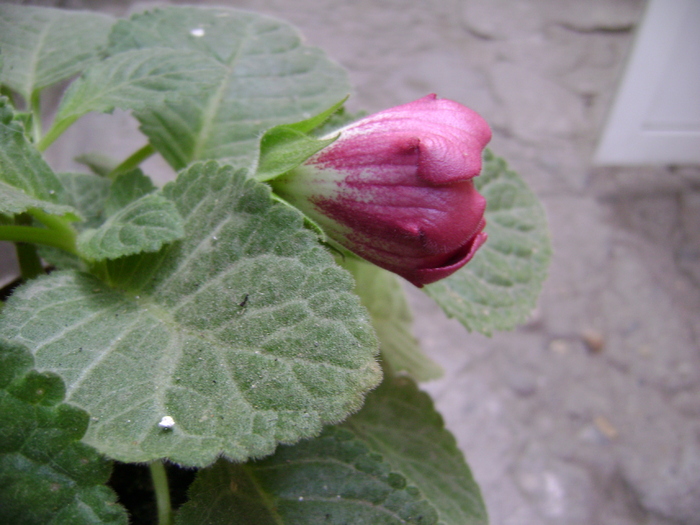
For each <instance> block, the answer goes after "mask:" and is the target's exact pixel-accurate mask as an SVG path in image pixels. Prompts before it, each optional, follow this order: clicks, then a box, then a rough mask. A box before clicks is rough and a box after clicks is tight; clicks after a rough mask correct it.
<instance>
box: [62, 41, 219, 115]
mask: <svg viewBox="0 0 700 525" xmlns="http://www.w3.org/2000/svg"><path fill="white" fill-rule="evenodd" d="M223 74H224V70H223V68H222V67H221V65H220V64H218V63H217V62H216V61H214V60H211V59H209V58H208V57H205V56H201V55H200V54H198V53H193V52H188V51H180V50H174V49H164V48H149V49H136V50H131V51H126V52H124V53H119V54H117V55H115V56H112V57H110V58H107V59H105V60H103V61H101V62H97V63H95V64H93V65H92V66H91V67H89V68H88V69H86V70H85V71H84V72H83V75H82V76H81V77H80V78H79V79H77V80H76V81H75V82H73V83H72V84H71V86H70V87H69V88H68V90H67V91H66V93H65V95H64V96H63V99H62V100H61V105H60V106H59V108H58V114H57V115H56V121H55V123H54V126H57V127H60V126H61V123H62V122H67V123H70V122H72V121H74V120H75V119H77V118H79V117H81V116H83V115H85V114H86V113H89V112H91V111H98V112H102V113H108V112H110V111H112V110H113V109H114V108H120V109H132V110H136V109H145V108H147V107H149V108H151V107H157V106H162V105H163V104H164V103H165V101H166V100H169V99H173V98H175V99H180V98H181V97H190V96H194V95H196V94H197V93H198V92H200V91H201V90H202V89H206V86H208V85H211V84H215V83H217V82H218V81H219V79H220V78H221V77H222V75H223Z"/></svg>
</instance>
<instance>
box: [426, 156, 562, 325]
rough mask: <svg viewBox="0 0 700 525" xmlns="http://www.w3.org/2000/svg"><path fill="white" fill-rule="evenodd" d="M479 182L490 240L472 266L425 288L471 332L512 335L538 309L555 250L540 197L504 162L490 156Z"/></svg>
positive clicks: (481, 249) (476, 256)
mask: <svg viewBox="0 0 700 525" xmlns="http://www.w3.org/2000/svg"><path fill="white" fill-rule="evenodd" d="M474 183H475V185H476V187H477V189H478V190H479V192H481V194H482V195H483V196H484V197H485V198H486V202H487V206H486V232H487V233H488V236H489V238H488V241H486V244H484V246H482V247H481V248H480V249H479V251H478V252H477V253H476V255H475V256H474V259H472V260H471V261H470V262H469V264H467V265H466V266H465V267H464V268H462V269H461V270H460V271H458V272H457V273H455V274H453V275H451V276H450V277H448V278H446V279H443V280H442V281H438V282H437V283H434V284H430V285H428V286H426V287H424V288H423V290H425V292H426V293H427V294H428V295H429V296H430V297H432V298H433V299H434V300H435V301H436V302H437V303H438V304H439V305H440V306H441V307H442V309H443V310H444V311H445V313H447V315H449V316H450V317H455V318H456V319H457V320H459V321H460V322H461V323H462V324H463V325H464V326H465V327H466V328H467V330H476V331H478V332H482V333H485V334H491V333H492V332H493V331H494V330H512V329H513V328H515V327H516V326H517V325H518V324H519V323H522V322H523V321H524V320H525V319H526V318H527V316H528V315H529V314H530V312H531V311H532V309H533V308H534V307H535V303H536V301H537V297H538V296H539V293H540V290H541V288H542V282H543V281H544V278H545V277H546V274H547V267H548V266H549V259H550V257H551V251H552V250H551V246H550V239H549V231H548V228H547V219H546V216H545V213H544V210H543V208H542V205H541V204H540V202H539V201H538V200H537V197H536V196H535V195H534V194H533V193H532V191H531V190H530V189H529V188H528V187H527V185H526V184H525V182H524V181H523V180H522V179H521V178H520V177H519V176H518V175H517V174H516V173H514V172H513V171H511V170H509V169H508V166H507V165H506V163H505V161H504V160H503V159H501V158H499V157H495V156H494V155H493V154H492V153H491V152H490V151H487V152H486V154H485V157H484V168H483V170H482V173H481V175H480V176H479V177H476V178H475V179H474Z"/></svg>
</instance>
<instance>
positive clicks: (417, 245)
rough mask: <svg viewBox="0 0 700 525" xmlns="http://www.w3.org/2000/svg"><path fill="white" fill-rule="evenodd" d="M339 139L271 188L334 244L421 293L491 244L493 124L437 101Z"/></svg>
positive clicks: (351, 129) (400, 110) (382, 117)
mask: <svg viewBox="0 0 700 525" xmlns="http://www.w3.org/2000/svg"><path fill="white" fill-rule="evenodd" d="M339 132H340V138H338V140H336V141H335V142H334V143H332V144H331V145H330V146H328V147H327V148H325V149H323V150H322V151H320V152H319V153H317V154H316V155H314V156H313V157H311V158H310V159H308V160H307V161H306V163H305V164H304V165H302V166H300V167H298V168H296V169H294V170H292V171H291V172H289V173H287V174H285V175H282V176H281V177H279V178H277V179H274V180H273V181H271V183H272V185H273V187H274V189H275V191H276V192H277V193H278V194H279V195H280V196H281V197H282V198H284V199H286V200H287V201H288V202H290V203H292V204H293V205H295V206H296V207H298V208H299V209H300V210H302V211H303V212H304V213H306V214H307V215H308V216H309V217H310V218H311V219H313V220H314V221H316V222H317V223H318V224H319V225H320V226H321V227H322V228H323V229H324V230H325V232H326V233H327V234H328V236H329V237H330V238H331V239H333V240H334V241H336V242H338V243H339V244H341V245H342V246H344V247H345V248H347V249H349V250H350V251H352V252H354V253H356V254H357V255H359V256H361V257H363V258H365V259H367V260H368V261H370V262H372V263H374V264H376V265H377V266H380V267H382V268H385V269H387V270H390V271H392V272H394V273H397V274H399V275H400V276H402V277H404V278H405V279H407V280H408V281H410V282H411V283H413V284H414V285H416V286H419V287H420V286H423V285H424V284H430V283H433V282H435V281H437V280H439V279H442V278H444V277H447V276H448V275H451V274H452V273H454V272H455V271H457V270H458V269H460V268H461V267H462V266H464V265H465V264H466V263H467V262H468V261H469V260H470V259H471V258H472V257H473V256H474V253H475V252H476V250H477V249H478V248H479V247H480V246H481V245H482V244H483V243H484V241H486V234H485V233H484V232H483V229H484V226H485V224H486V223H485V221H484V209H485V207H486V201H485V199H484V198H483V197H482V196H481V195H479V193H477V191H476V189H475V188H474V184H473V182H472V178H473V177H476V176H477V175H478V174H479V172H480V171H481V154H482V151H483V149H484V147H485V146H486V144H487V143H488V141H489V140H490V139H491V130H490V129H489V126H488V124H486V122H485V121H484V119H482V118H481V117H480V116H479V115H477V114H476V113H475V112H474V111H472V110H471V109H469V108H466V107H464V106H462V105H461V104H458V103H457V102H454V101H452V100H446V99H442V100H438V99H437V97H436V96H435V95H434V94H433V95H428V96H426V97H423V98H421V99H419V100H416V101H415V102H410V103H408V104H403V105H402V106H397V107H395V108H391V109H387V110H384V111H380V112H379V113H376V114H374V115H371V116H369V117H367V118H364V119H361V120H359V121H357V122H354V123H352V124H350V125H349V126H346V127H345V128H342V129H341V130H339ZM332 135H334V134H332ZM332 135H331V136H332Z"/></svg>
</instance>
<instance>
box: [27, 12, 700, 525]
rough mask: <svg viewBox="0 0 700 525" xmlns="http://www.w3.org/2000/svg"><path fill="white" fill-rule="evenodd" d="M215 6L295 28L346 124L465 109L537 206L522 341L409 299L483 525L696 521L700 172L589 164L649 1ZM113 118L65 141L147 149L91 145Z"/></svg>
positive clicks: (699, 490)
mask: <svg viewBox="0 0 700 525" xmlns="http://www.w3.org/2000/svg"><path fill="white" fill-rule="evenodd" d="M30 3H36V4H47V2H30ZM48 3H50V4H54V5H56V4H60V5H63V6H66V7H82V8H91V9H97V8H100V9H105V10H108V11H110V12H112V13H114V14H117V15H123V14H124V13H125V12H126V10H127V9H128V8H129V7H130V2H127V1H124V2H106V1H87V0H86V1H77V0H67V1H64V2H48ZM190 3H192V2H190ZM200 3H201V4H204V3H205V2H200ZM217 3H218V4H223V5H229V6H237V7H242V8H247V9H255V10H258V11H261V12H263V13H268V14H271V15H275V16H278V17H281V18H285V19H287V20H289V21H291V22H293V23H294V24H296V25H297V26H298V27H300V28H301V30H302V32H303V33H304V34H305V35H306V37H307V40H308V41H309V42H311V43H312V44H315V45H318V46H320V47H322V48H324V49H325V50H326V51H327V52H328V53H329V55H331V56H332V57H333V58H335V59H336V60H337V61H338V62H340V63H341V64H342V65H343V66H345V67H346V68H347V69H348V70H349V71H350V75H351V79H352V81H353V83H354V85H355V86H356V93H355V95H354V96H353V98H352V99H351V102H350V105H351V107H353V108H355V109H359V108H363V109H367V110H370V111H374V110H379V109H381V108H385V107H387V106H391V105H396V104H399V103H404V102H408V101H410V100H412V99H415V98H418V97H420V96H423V95H425V94H427V93H430V92H436V93H438V94H439V95H440V96H443V97H448V98H453V99H456V100H458V101H460V102H462V103H464V104H466V105H469V106H471V107H473V108H474V109H476V110H477V111H479V112H480V113H482V114H483V116H484V117H486V119H487V120H488V121H489V122H490V123H491V124H492V126H493V128H494V140H493V142H492V148H493V150H494V151H495V152H496V153H497V154H500V155H502V156H505V157H506V158H507V159H508V160H509V162H510V163H511V165H512V166H513V167H514V168H515V169H516V170H517V171H519V172H520V173H521V174H522V175H523V176H524V177H525V179H526V180H527V181H528V183H529V184H530V185H531V186H532V187H533V189H535V191H536V192H537V193H538V194H539V195H540V197H541V198H542V199H543V201H544V203H545V206H546V209H547V211H548V214H549V218H550V221H551V226H552V235H553V241H554V248H555V258H554V261H553V264H552V268H551V272H550V278H549V280H548V281H547V284H546V287H545V291H544V293H543V296H542V300H541V302H540V306H539V308H538V309H537V311H536V312H535V313H534V314H533V317H532V320H531V322H530V323H529V324H528V325H527V326H525V327H523V328H522V329H520V330H518V331H516V332H513V333H510V334H498V335H496V336H494V337H493V338H491V339H488V338H486V337H483V336H480V335H470V334H467V333H466V332H465V331H464V330H463V329H462V328H461V326H459V325H458V324H457V323H455V322H452V321H447V320H444V318H443V317H442V314H441V313H440V312H439V311H438V309H437V308H436V307H435V306H434V305H433V304H432V303H431V302H430V301H429V300H427V299H426V298H425V297H424V296H422V294H420V292H418V291H416V290H414V289H411V290H409V291H410V294H411V298H412V301H413V304H414V307H415V310H416V314H417V317H418V322H417V334H418V336H419V337H420V339H421V341H422V342H423V344H424V345H425V347H426V348H427V349H428V350H429V351H430V352H431V354H432V355H433V356H434V357H435V359H436V360H438V361H439V362H440V363H442V364H443V366H445V368H446V370H447V373H446V376H445V378H444V379H442V380H440V381H437V382H434V383H432V384H429V385H427V388H428V389H429V390H430V391H431V392H432V393H433V394H434V395H435V396H436V399H437V403H438V407H439V409H440V410H441V411H442V412H443V413H444V415H445V419H446V422H447V425H448V426H449V428H450V429H451V430H452V431H453V432H454V433H455V434H456V436H457V439H458V441H459V443H460V445H461V446H462V448H463V450H464V451H465V454H466V455H467V457H468V459H469V461H470V463H471V465H472V467H473V469H474V471H475V475H476V477H477V479H478V480H479V482H480V483H481V484H482V489H483V491H484V496H485V499H486V502H487V505H488V506H489V510H490V513H491V516H492V523H493V525H534V524H564V523H565V524H567V525H591V524H602V525H628V524H642V523H644V524H665V523H684V524H687V525H693V524H700V443H699V438H698V436H699V435H700V434H699V431H700V408H698V407H700V384H699V380H698V378H699V377H700V352H699V348H698V341H699V339H698V337H699V335H700V334H698V329H699V327H698V326H697V324H698V323H697V319H698V314H700V235H699V234H698V231H700V230H699V229H698V228H697V224H698V222H699V221H700V170H699V169H698V167H691V166H689V167H674V168H645V169H592V168H591V166H590V158H591V155H592V152H593V149H594V147H595V143H596V139H597V136H598V133H599V130H600V128H601V126H602V124H603V120H604V117H605V113H606V111H607V109H608V107H609V103H610V101H611V98H612V96H613V93H614V89H615V87H616V84H617V81H618V78H619V75H620V73H621V70H622V66H623V64H624V59H625V57H626V54H627V52H628V50H629V48H630V45H631V43H632V36H633V29H634V27H635V25H636V24H637V23H638V21H639V20H640V17H641V16H642V13H643V7H644V5H643V2H642V1H641V0H607V1H604V0H595V1H594V0H587V1H581V0H517V1H515V0H508V1H506V0H479V1H476V0H464V1H457V0H423V1H420V0H413V1H406V0H354V1H352V2H350V1H345V0H343V1H341V0H305V1H294V0H258V1H254V0H248V1H244V0H239V1H229V2H224V1H220V2H217ZM140 5H141V6H143V4H140ZM106 121H110V122H112V123H113V122H117V123H118V131H119V130H121V131H123V132H126V131H128V130H130V129H133V123H131V121H130V120H129V118H128V117H127V116H125V115H116V116H114V117H109V116H106V117H105V116H94V117H92V116H91V117H88V118H86V119H85V120H84V122H82V123H81V126H80V127H78V128H76V129H75V130H74V131H72V132H71V133H70V136H68V137H66V138H65V139H64V145H71V146H72V147H76V148H84V149H96V148H97V147H98V146H99V143H100V142H101V141H105V140H106V141H109V142H110V143H112V144H117V145H119V147H121V148H123V149H124V151H125V152H127V151H131V150H133V149H135V147H136V146H138V140H136V141H134V140H133V139H129V138H128V137H126V138H125V137H124V136H123V135H119V134H117V135H116V136H113V135H103V134H102V133H96V132H95V130H102V129H103V128H102V126H103V125H104V122H106ZM110 125H112V124H110ZM57 149H58V148H54V151H53V152H52V155H53V157H52V158H53V161H54V162H55V163H56V165H60V166H61V167H65V166H68V165H69V164H70V156H68V155H63V154H60V152H58V151H57ZM152 167H153V168H152V169H162V167H161V168H157V166H156V165H155V164H152ZM166 171H167V170H163V172H164V173H165V172H166Z"/></svg>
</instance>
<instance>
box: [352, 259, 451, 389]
mask: <svg viewBox="0 0 700 525" xmlns="http://www.w3.org/2000/svg"><path fill="white" fill-rule="evenodd" d="M342 266H343V267H344V268H345V269H347V270H349V271H350V273H352V274H353V276H354V277H355V293H356V294H357V295H359V296H360V301H362V305H363V306H364V307H365V308H367V310H369V314H370V315H371V316H372V326H374V329H375V330H376V331H377V337H378V338H379V345H380V349H381V352H382V359H383V360H384V362H385V363H388V364H389V367H390V369H391V370H392V372H407V373H409V374H411V376H412V377H413V378H414V379H416V380H417V381H430V380H432V379H437V378H439V377H440V376H442V369H441V368H440V365H438V364H437V363H435V362H434V361H433V360H432V359H430V358H429V357H428V356H427V355H425V353H424V352H423V350H422V349H421V348H420V345H419V344H418V341H417V340H416V338H415V337H414V336H413V333H412V330H411V328H412V325H413V316H412V315H411V310H410V308H409V306H408V301H407V300H406V294H405V292H404V291H403V288H401V283H400V282H399V279H398V277H397V276H396V275H395V274H393V273H391V272H388V271H386V270H382V269H381V268H379V267H378V266H374V265H373V264H369V263H367V262H364V261H362V260H361V259H358V258H356V257H352V256H349V257H346V258H345V260H344V261H343V263H342Z"/></svg>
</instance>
